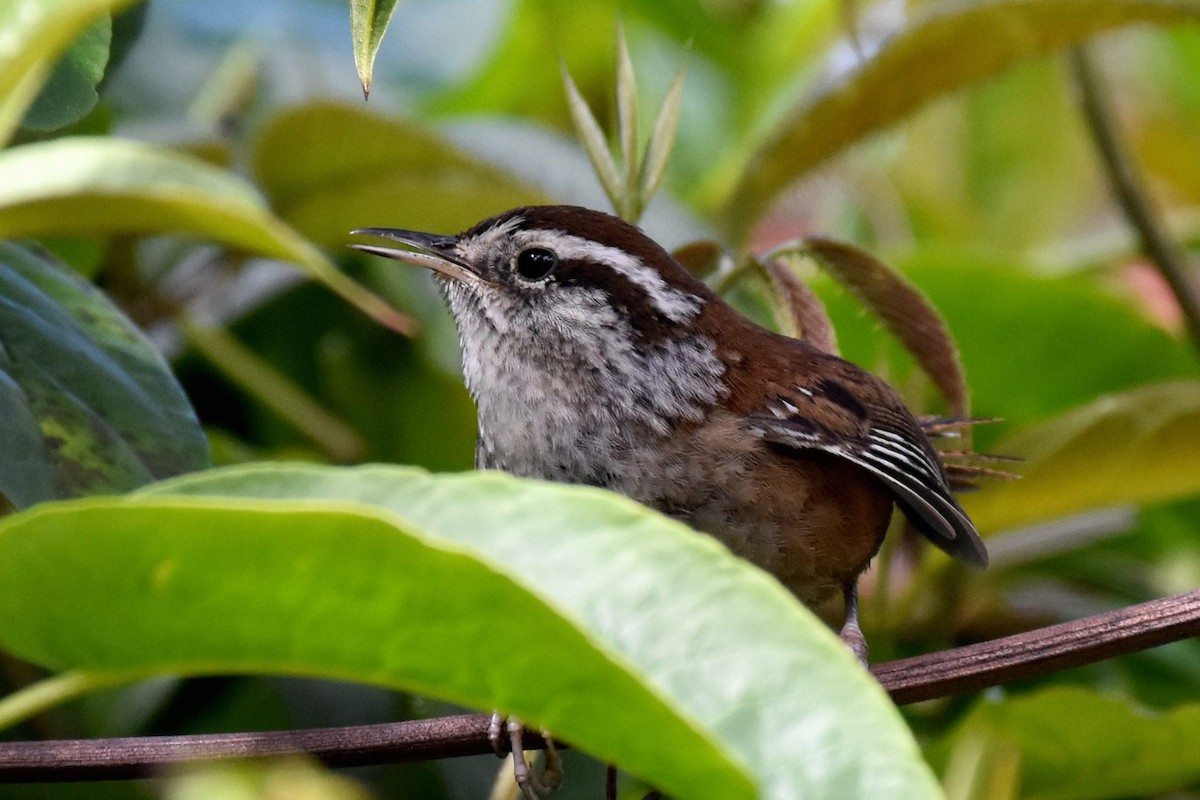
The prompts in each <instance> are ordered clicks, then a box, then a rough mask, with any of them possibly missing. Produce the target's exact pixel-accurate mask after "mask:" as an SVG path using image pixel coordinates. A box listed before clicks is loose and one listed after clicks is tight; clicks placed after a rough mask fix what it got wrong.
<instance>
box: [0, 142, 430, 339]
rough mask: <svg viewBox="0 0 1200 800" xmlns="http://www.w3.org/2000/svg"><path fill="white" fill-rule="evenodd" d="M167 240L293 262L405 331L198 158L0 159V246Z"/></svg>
mask: <svg viewBox="0 0 1200 800" xmlns="http://www.w3.org/2000/svg"><path fill="white" fill-rule="evenodd" d="M173 232H186V233H192V234H196V235H200V236H206V237H209V238H212V239H215V240H217V241H219V242H222V243H224V244H227V245H230V246H232V247H236V248H239V249H243V250H246V251H248V252H251V253H256V254H259V255H263V256H267V257H271V258H280V259H284V260H287V261H291V262H293V263H295V264H297V265H298V266H300V267H301V268H303V269H304V270H305V272H307V273H308V274H309V275H311V276H312V277H313V278H315V279H316V280H319V281H321V282H322V283H324V284H325V285H327V286H328V287H329V288H330V289H332V290H334V291H335V292H337V293H338V294H340V295H342V296H343V297H344V298H346V299H347V300H349V301H350V302H352V303H354V304H355V305H356V306H358V307H359V308H361V309H362V310H363V311H364V312H366V313H368V314H370V315H371V316H372V317H374V318H375V319H377V320H379V321H380V322H382V323H383V324H385V325H388V326H390V327H394V328H397V329H399V330H408V329H410V327H411V325H410V323H409V321H408V320H407V319H406V318H405V317H403V315H401V314H399V313H398V312H396V311H395V310H393V309H392V308H390V307H389V306H387V305H386V304H385V303H384V302H383V301H382V300H380V299H379V298H378V297H375V296H374V295H372V294H370V293H369V292H367V291H366V290H365V289H364V288H363V287H362V286H360V285H359V284H357V283H355V282H353V281H352V280H350V279H349V278H348V277H346V275H345V274H344V273H342V272H340V271H339V270H338V269H337V268H336V267H335V266H334V265H333V264H332V263H330V261H329V260H328V259H327V258H326V257H325V256H324V255H323V254H322V253H321V251H320V250H318V249H317V248H316V247H314V246H313V245H312V244H311V243H310V242H308V241H306V240H305V239H304V238H303V237H302V236H300V235H299V234H298V233H296V232H295V231H294V230H292V229H291V228H289V227H288V226H287V225H286V224H284V223H283V222H281V221H280V220H279V219H278V218H276V217H275V216H274V215H272V214H271V212H270V211H269V210H268V209H267V208H266V207H265V205H264V203H263V201H262V199H261V198H260V197H259V196H258V194H257V192H255V190H254V189H253V187H251V186H250V185H249V184H247V183H246V182H244V181H243V180H241V179H240V178H238V177H236V176H235V175H233V174H232V173H229V172H225V171H222V170H220V169H217V168H216V167H213V166H211V165H210V164H207V163H205V162H203V161H201V160H199V159H197V158H193V157H191V156H187V155H184V154H182V153H177V152H174V151H171V150H166V149H163V148H159V147H153V146H151V145H148V144H143V143H140V142H134V141H127V140H123V139H112V138H91V137H67V138H63V139H58V140H55V141H51V142H44V143H40V144H30V145H24V146H21V147H14V148H12V149H10V150H8V151H5V152H0V238H15V237H20V236H43V235H50V234H60V235H61V234H94V233H135V234H145V233H173Z"/></svg>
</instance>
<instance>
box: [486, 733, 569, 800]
mask: <svg viewBox="0 0 1200 800" xmlns="http://www.w3.org/2000/svg"><path fill="white" fill-rule="evenodd" d="M505 732H507V733H508V747H505V744H504V734H505ZM542 739H543V740H544V741H545V743H546V749H545V753H546V763H545V765H544V766H543V767H542V771H541V774H540V775H539V774H538V773H537V771H536V770H534V769H533V768H532V767H531V766H530V764H529V762H528V761H527V760H526V759H525V743H524V742H525V726H524V725H522V724H521V721H520V720H519V719H517V718H516V717H509V718H508V719H507V720H505V719H504V718H503V717H501V716H500V714H498V713H496V714H492V719H491V721H490V722H489V723H488V741H490V742H491V743H492V750H493V751H494V752H495V753H496V755H498V756H500V757H501V758H504V757H505V756H506V755H507V754H508V753H511V754H512V757H513V779H514V780H516V782H517V786H518V787H520V789H521V793H522V794H523V795H525V798H526V800H544V798H545V797H547V796H548V795H550V794H551V793H552V792H553V791H554V790H556V789H558V787H560V786H561V785H562V780H563V767H562V756H560V755H559V753H558V748H557V747H555V746H554V740H553V739H551V738H550V735H549V734H548V733H546V732H545V731H543V732H542Z"/></svg>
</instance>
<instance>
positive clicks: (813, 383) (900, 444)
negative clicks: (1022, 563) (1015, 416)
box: [745, 356, 987, 567]
mask: <svg viewBox="0 0 1200 800" xmlns="http://www.w3.org/2000/svg"><path fill="white" fill-rule="evenodd" d="M818 360H820V361H821V362H822V363H821V365H820V367H821V368H820V369H817V370H806V371H805V373H806V375H807V376H810V377H806V376H799V377H797V378H796V379H795V380H794V381H793V382H792V383H790V384H787V383H783V382H777V383H776V386H777V388H778V393H777V394H776V395H775V396H773V397H770V398H768V400H767V402H766V404H765V407H764V408H762V409H753V410H751V411H750V412H749V413H748V414H747V415H746V417H745V419H746V423H745V424H746V428H747V430H749V431H750V432H751V433H753V434H755V435H757V436H761V437H762V438H763V439H764V440H766V441H768V442H772V443H774V444H777V445H782V446H785V447H795V448H797V449H800V450H808V449H816V450H823V451H825V452H827V453H831V454H833V455H836V456H840V457H841V458H844V459H846V460H847V461H850V462H852V463H854V464H857V465H858V466H860V467H862V468H863V469H865V470H867V471H868V472H870V473H872V474H873V475H875V476H876V477H878V478H879V479H880V480H882V481H883V483H884V484H885V485H886V486H887V487H888V488H889V489H891V491H892V492H893V493H894V494H895V496H896V504H897V505H898V506H899V507H900V509H901V510H902V511H903V512H904V513H905V515H906V516H907V517H908V518H909V520H911V521H912V523H913V525H915V526H916V528H917V529H918V530H920V531H921V532H922V533H924V534H925V536H926V537H927V538H928V539H929V540H930V541H932V542H933V543H934V544H935V545H937V546H938V547H939V548H941V549H942V550H945V551H946V552H947V553H949V554H950V555H952V556H954V557H956V558H959V559H961V560H963V561H965V562H967V563H969V564H972V565H975V566H979V567H982V566H986V565H987V550H986V549H985V548H984V545H983V542H982V541H981V540H980V538H979V533H978V531H976V530H975V526H974V524H973V523H972V522H971V520H970V519H969V518H968V517H967V515H966V513H965V512H964V511H963V510H962V507H961V506H959V504H958V503H957V502H956V501H955V500H954V498H953V497H952V496H951V494H950V487H949V485H948V482H947V479H946V472H945V469H944V468H943V466H942V462H941V459H940V458H939V456H938V454H937V451H936V450H934V449H933V446H932V445H931V444H930V443H929V439H928V438H927V437H926V436H925V434H924V433H923V432H922V431H921V428H920V426H919V424H918V423H917V420H916V419H915V418H914V417H913V415H912V414H911V413H910V412H909V410H908V409H907V408H906V407H905V405H904V403H903V401H902V400H900V398H899V397H898V396H897V395H896V393H895V392H894V391H893V390H892V389H891V387H889V386H888V385H887V384H886V383H884V382H883V381H881V380H879V379H878V378H876V377H874V376H873V375H871V374H870V373H868V372H866V371H864V370H862V369H859V368H858V367H856V366H854V365H853V364H850V363H849V362H847V361H843V360H841V359H839V358H836V357H834V356H821V357H818ZM817 376H819V377H817ZM776 380H777V381H778V378H777V379H776Z"/></svg>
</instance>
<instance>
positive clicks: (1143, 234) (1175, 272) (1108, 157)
mask: <svg viewBox="0 0 1200 800" xmlns="http://www.w3.org/2000/svg"><path fill="white" fill-rule="evenodd" d="M1071 66H1072V68H1073V70H1074V73H1075V82H1076V84H1077V85H1078V87H1079V96H1080V101H1081V103H1082V106H1083V117H1084V120H1085V121H1086V122H1087V129H1088V132H1089V133H1090V134H1091V137H1092V141H1093V142H1094V143H1095V145H1096V149H1097V150H1098V151H1099V153H1100V158H1101V160H1102V161H1103V162H1104V167H1105V170H1106V172H1107V173H1108V180H1109V183H1110V184H1111V185H1112V190H1113V194H1115V195H1116V199H1117V203H1118V204H1119V205H1120V206H1121V210H1122V211H1124V212H1125V216H1126V217H1128V218H1129V223H1130V224H1131V225H1132V226H1133V228H1134V230H1135V231H1137V235H1138V239H1139V240H1140V244H1141V249H1142V252H1143V253H1144V254H1145V256H1146V257H1147V258H1148V259H1150V261H1151V263H1153V264H1154V266H1155V268H1157V269H1158V271H1159V273H1161V274H1162V276H1163V279H1164V280H1166V282H1167V285H1168V286H1170V287H1171V291H1172V292H1173V293H1174V295H1175V299H1176V300H1177V301H1178V303H1179V308H1180V309H1181V311H1182V312H1183V319H1184V322H1185V323H1186V325H1187V329H1188V335H1189V336H1191V338H1192V344H1193V345H1194V346H1195V348H1196V350H1197V352H1200V293H1198V292H1197V290H1196V287H1195V286H1193V285H1192V283H1191V280H1190V279H1189V275H1188V272H1189V270H1188V263H1187V254H1186V253H1185V252H1184V251H1183V249H1182V248H1181V247H1180V246H1179V245H1178V244H1177V243H1176V242H1175V241H1174V240H1173V239H1171V237H1170V236H1168V235H1167V233H1166V226H1165V224H1164V223H1163V221H1162V219H1161V218H1160V216H1159V215H1158V213H1157V211H1156V210H1155V209H1154V206H1153V205H1152V204H1151V202H1150V199H1149V195H1147V193H1146V188H1145V185H1144V184H1143V181H1142V180H1141V176H1139V175H1138V172H1137V170H1136V168H1135V167H1134V165H1133V159H1132V158H1131V157H1130V155H1129V152H1128V150H1127V148H1126V147H1125V146H1124V144H1123V142H1122V141H1121V139H1120V137H1119V135H1118V132H1117V125H1116V120H1115V117H1114V114H1113V112H1112V109H1111V108H1110V107H1109V104H1108V101H1107V99H1106V98H1105V96H1104V90H1103V87H1102V86H1101V81H1100V76H1099V75H1098V74H1097V73H1096V69H1095V67H1093V66H1092V63H1091V59H1090V57H1089V56H1088V52H1087V50H1086V49H1085V48H1084V47H1083V46H1082V45H1080V46H1077V47H1075V48H1073V49H1072V50H1071Z"/></svg>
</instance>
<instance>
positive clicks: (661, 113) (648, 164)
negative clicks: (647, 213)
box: [638, 69, 684, 205]
mask: <svg viewBox="0 0 1200 800" xmlns="http://www.w3.org/2000/svg"><path fill="white" fill-rule="evenodd" d="M683 76H684V72H683V70H682V69H681V70H679V72H677V73H676V74H675V78H674V80H672V81H671V85H670V86H669V87H667V94H666V96H665V97H663V102H662V108H660V109H659V110H658V116H657V117H656V118H655V120H654V130H653V131H652V132H651V134H650V142H649V143H648V144H647V145H646V158H645V160H644V161H643V162H642V176H641V186H640V188H639V189H638V192H639V194H640V195H641V197H642V201H643V204H645V205H649V203H650V198H652V197H653V196H654V193H655V192H656V191H658V185H659V184H660V183H662V179H663V175H665V174H666V173H667V162H668V161H669V160H670V158H671V150H672V149H674V147H675V133H676V132H677V131H678V130H679V112H680V109H681V108H682V106H683Z"/></svg>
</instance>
